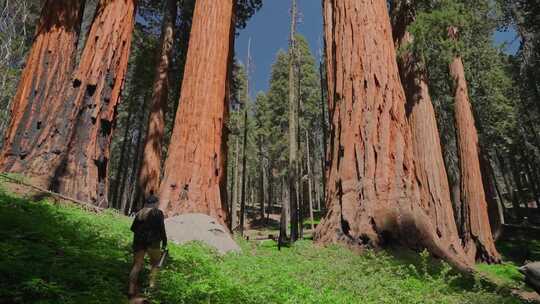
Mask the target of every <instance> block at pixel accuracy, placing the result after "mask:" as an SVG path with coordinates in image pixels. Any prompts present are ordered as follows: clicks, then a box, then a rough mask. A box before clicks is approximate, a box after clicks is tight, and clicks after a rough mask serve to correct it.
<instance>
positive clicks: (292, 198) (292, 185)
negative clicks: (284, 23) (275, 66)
mask: <svg viewBox="0 0 540 304" xmlns="http://www.w3.org/2000/svg"><path fill="white" fill-rule="evenodd" d="M295 35H296V0H292V5H291V33H290V41H289V172H288V184H289V205H290V212H291V241H293V242H294V241H296V240H297V239H298V219H299V218H298V191H299V190H298V189H297V186H298V128H297V125H298V124H297V119H298V102H297V96H296V75H295V64H296V45H295V44H296V42H295V40H296V39H295Z"/></svg>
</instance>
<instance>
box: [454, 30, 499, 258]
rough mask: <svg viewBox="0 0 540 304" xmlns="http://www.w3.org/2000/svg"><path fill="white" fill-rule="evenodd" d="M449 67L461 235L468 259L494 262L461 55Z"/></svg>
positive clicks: (475, 134) (474, 130)
mask: <svg viewBox="0 0 540 304" xmlns="http://www.w3.org/2000/svg"><path fill="white" fill-rule="evenodd" d="M449 36H450V37H451V38H452V39H457V29H456V28H450V29H449ZM449 68H450V75H451V76H452V79H453V81H454V90H455V92H454V102H455V105H454V107H455V108H454V111H455V114H454V115H455V123H456V132H457V141H458V156H459V167H460V171H461V201H462V204H463V212H464V216H463V227H462V229H461V231H462V235H461V238H462V241H463V245H464V249H465V252H466V254H467V255H468V256H469V258H471V259H476V260H477V261H482V262H487V263H498V262H500V261H501V257H500V255H499V253H498V252H497V249H496V248H495V242H494V240H493V236H492V233H491V227H490V224H489V217H488V211H487V202H486V196H485V192H484V185H483V183H482V173H481V170H480V159H479V147H478V133H477V131H476V126H475V124H474V116H473V113H472V109H471V103H470V101H469V93H468V88H467V80H466V79H465V69H464V67H463V62H462V59H461V57H460V56H455V57H454V59H453V60H452V62H451V63H450V66H449Z"/></svg>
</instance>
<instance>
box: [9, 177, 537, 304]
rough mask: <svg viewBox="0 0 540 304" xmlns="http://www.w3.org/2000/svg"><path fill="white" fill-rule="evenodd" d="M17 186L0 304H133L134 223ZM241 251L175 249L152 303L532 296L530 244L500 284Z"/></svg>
mask: <svg viewBox="0 0 540 304" xmlns="http://www.w3.org/2000/svg"><path fill="white" fill-rule="evenodd" d="M17 187H19V186H14V185H13V184H7V183H5V181H2V180H1V179H0V252H1V254H0V303H111V304H118V303H127V296H126V290H127V277H128V272H129V270H130V267H131V251H130V243H131V233H130V231H129V225H130V219H129V218H127V217H124V216H121V215H119V214H117V213H116V212H113V211H105V212H102V213H100V214H96V213H94V212H89V211H86V210H84V209H83V208H81V207H78V206H74V205H70V204H66V203H62V202H54V199H52V198H50V197H46V196H43V195H40V194H39V193H32V192H31V191H28V192H26V193H27V194H26V195H20V194H21V193H24V192H22V191H18V190H22V189H18V188H17ZM13 192H18V193H19V195H15V194H13ZM238 242H239V244H240V245H241V247H242V249H243V252H242V253H241V254H230V255H226V256H219V255H217V254H216V253H215V252H213V251H212V250H210V249H208V248H205V247H204V246H202V245H201V244H196V243H194V244H190V245H185V246H176V245H174V244H171V245H170V253H171V256H170V259H169V261H168V263H167V266H166V267H165V268H164V269H163V270H162V272H161V273H160V278H159V288H158V289H157V290H148V289H146V290H145V296H147V297H148V299H150V301H151V302H152V303H190V304H194V303H400V304H404V303H456V304H457V303H478V304H482V303H486V304H488V303H489V304H493V303H525V301H523V300H520V299H518V298H516V297H514V296H512V295H511V294H510V289H511V288H512V289H522V290H525V291H527V290H526V289H524V286H523V284H522V283H521V280H522V278H521V275H520V274H519V272H518V271H517V269H516V266H515V265H516V264H519V263H521V259H523V258H524V257H525V256H524V255H523V254H522V253H523V251H522V250H521V249H518V248H523V246H524V243H523V242H524V239H523V238H515V237H514V238H508V239H505V240H504V241H503V242H502V243H501V244H500V246H499V249H500V250H501V252H502V253H503V254H504V255H505V257H506V258H507V260H508V261H510V262H508V263H507V264H504V265H499V266H488V265H480V266H479V267H478V268H479V270H480V271H482V272H483V273H485V274H486V275H488V276H491V277H492V278H493V280H495V281H497V284H498V285H495V284H492V283H489V282H487V281H486V280H484V279H481V278H480V277H476V278H465V277H462V276H460V275H458V274H455V273H453V272H452V271H451V269H450V268H449V267H448V266H446V265H444V264H441V263H439V262H437V261H435V260H433V259H431V258H430V257H429V255H428V254H426V253H423V254H416V253H414V252H410V251H407V250H403V249H395V250H387V251H380V252H366V253H365V254H363V255H358V254H355V253H353V252H351V251H349V250H347V249H345V248H342V247H339V246H331V247H327V248H322V247H317V246H315V245H313V244H312V242H311V241H309V240H304V241H300V242H297V243H296V244H295V245H293V246H291V247H290V248H283V249H282V250H281V251H278V249H277V246H276V244H275V242H274V241H272V240H264V241H244V240H238ZM518 245H519V247H518ZM526 248H527V251H526V253H527V255H526V257H527V258H530V259H539V260H540V240H531V239H530V238H529V240H528V243H527V244H526ZM517 251H519V253H516V252H517ZM520 254H521V255H520ZM147 273H148V272H147V271H146V272H145V273H144V275H143V276H144V279H146V276H147ZM145 281H146V280H145Z"/></svg>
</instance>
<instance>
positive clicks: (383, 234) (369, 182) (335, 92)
mask: <svg viewBox="0 0 540 304" xmlns="http://www.w3.org/2000/svg"><path fill="white" fill-rule="evenodd" d="M323 5H324V21H325V42H326V55H327V67H328V70H327V71H328V72H327V74H328V75H327V81H328V96H329V112H330V122H331V131H330V134H331V137H330V143H329V144H330V146H329V149H330V150H329V162H330V166H329V169H328V172H327V176H328V180H327V187H328V189H327V202H326V203H327V206H328V214H327V215H326V217H325V218H324V219H323V220H322V222H321V224H320V225H319V226H318V227H317V230H316V235H315V237H316V240H317V241H318V242H322V243H335V242H342V243H345V244H348V245H349V246H353V247H358V246H359V247H364V246H371V247H379V246H382V245H384V244H385V243H387V242H398V243H400V244H403V245H405V246H409V247H413V248H427V249H428V250H429V251H430V252H431V253H433V254H434V255H436V256H439V257H442V258H445V259H446V260H448V261H449V262H450V263H452V264H454V265H455V266H457V267H459V268H461V269H463V270H469V269H470V267H469V266H468V263H467V262H466V261H464V260H463V259H462V258H461V257H460V256H459V254H457V253H456V252H454V250H452V249H450V248H448V244H446V243H445V242H444V241H443V240H441V238H440V237H439V236H438V232H437V229H436V225H435V223H434V222H433V217H432V216H431V215H430V214H429V212H428V208H426V206H423V205H422V203H421V200H420V193H419V191H418V186H417V181H416V179H415V168H414V163H413V150H412V138H411V134H410V133H411V132H410V129H409V127H408V125H407V119H406V116H405V95H404V92H403V87H402V85H401V83H400V78H399V73H398V67H397V63H396V52H395V49H394V43H393V40H392V31H391V28H390V20H389V17H388V11H387V7H386V1H384V0H374V1H373V0H371V1H368V0H325V1H324V2H323Z"/></svg>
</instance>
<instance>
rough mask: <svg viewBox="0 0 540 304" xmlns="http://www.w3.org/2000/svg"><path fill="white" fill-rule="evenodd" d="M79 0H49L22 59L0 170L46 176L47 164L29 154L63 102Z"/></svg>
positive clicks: (76, 32)
mask: <svg viewBox="0 0 540 304" xmlns="http://www.w3.org/2000/svg"><path fill="white" fill-rule="evenodd" d="M84 2H85V1H84V0H57V1H55V0H48V1H46V3H45V4H44V6H43V9H42V11H41V17H40V20H39V24H38V26H37V32H36V36H35V38H34V42H33V44H32V48H31V50H30V53H29V55H28V58H27V60H26V66H25V68H24V71H23V74H22V76H21V80H20V83H19V86H18V88H17V94H16V95H15V97H14V99H13V101H12V108H11V122H10V124H9V126H8V129H7V131H6V133H5V141H4V149H3V151H2V153H1V154H0V170H2V171H8V172H14V173H25V174H27V175H28V176H42V175H46V176H50V172H51V171H52V170H51V168H52V167H51V166H50V165H51V163H49V162H44V163H39V164H37V165H36V164H33V162H32V161H31V160H32V159H31V158H30V157H28V156H29V155H31V154H32V151H33V150H39V149H40V148H41V142H39V141H38V138H39V137H40V135H41V134H42V133H43V132H44V130H47V129H49V128H50V126H51V125H53V123H54V120H52V119H51V118H52V117H54V113H55V111H56V110H57V109H58V108H59V107H63V106H64V100H63V99H62V98H61V96H62V89H63V84H64V83H66V82H68V81H69V77H70V76H71V73H72V72H73V68H74V65H75V57H76V50H77V41H78V39H79V31H80V25H81V18H82V14H83V11H84Z"/></svg>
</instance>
